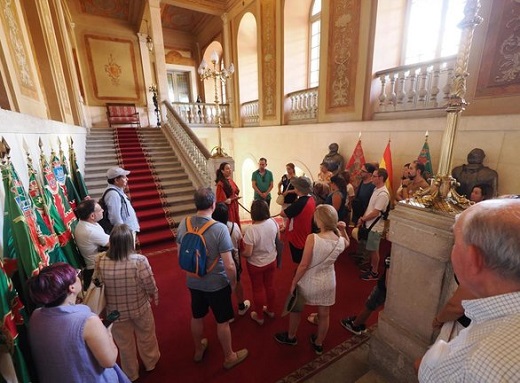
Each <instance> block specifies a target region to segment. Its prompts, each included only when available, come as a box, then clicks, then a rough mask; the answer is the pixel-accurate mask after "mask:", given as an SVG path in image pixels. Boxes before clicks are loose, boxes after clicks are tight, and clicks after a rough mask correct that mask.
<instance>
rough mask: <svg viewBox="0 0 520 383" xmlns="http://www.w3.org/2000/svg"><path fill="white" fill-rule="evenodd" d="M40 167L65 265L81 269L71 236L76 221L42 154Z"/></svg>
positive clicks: (81, 263)
mask: <svg viewBox="0 0 520 383" xmlns="http://www.w3.org/2000/svg"><path fill="white" fill-rule="evenodd" d="M40 166H41V169H42V175H43V182H44V186H43V189H44V195H45V198H47V199H48V201H49V205H48V207H49V215H50V217H51V220H52V223H53V227H54V232H55V233H56V235H57V236H58V240H59V242H60V246H61V249H62V251H63V254H64V255H65V257H66V258H67V263H68V264H70V265H71V266H72V267H75V268H79V267H82V266H83V265H84V261H83V257H82V256H81V255H80V253H79V250H78V248H77V247H76V243H75V242H74V236H73V234H72V233H73V232H74V228H75V227H76V224H77V221H78V220H77V218H76V216H75V215H74V212H73V211H72V208H71V206H70V204H69V201H68V200H67V198H66V197H65V194H64V193H63V190H62V188H61V187H60V185H59V184H58V182H57V181H56V176H55V175H54V173H53V171H52V169H51V167H50V165H49V163H48V162H47V160H46V159H45V155H44V154H43V153H41V155H40Z"/></svg>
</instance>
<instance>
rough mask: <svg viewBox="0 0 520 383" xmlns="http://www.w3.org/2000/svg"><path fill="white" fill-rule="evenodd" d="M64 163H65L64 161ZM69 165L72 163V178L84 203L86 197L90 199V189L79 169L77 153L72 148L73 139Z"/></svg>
mask: <svg viewBox="0 0 520 383" xmlns="http://www.w3.org/2000/svg"><path fill="white" fill-rule="evenodd" d="M62 162H63V161H62ZM69 163H70V177H71V178H72V182H73V183H74V186H75V187H76V190H77V191H78V194H79V197H80V199H81V200H82V201H83V200H84V199H85V197H88V189H87V185H86V184H85V180H84V179H83V175H82V174H81V172H80V170H79V168H78V161H77V160H76V152H75V151H74V147H73V146H72V139H71V140H70V146H69Z"/></svg>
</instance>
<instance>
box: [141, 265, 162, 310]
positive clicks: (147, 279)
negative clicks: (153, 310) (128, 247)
mask: <svg viewBox="0 0 520 383" xmlns="http://www.w3.org/2000/svg"><path fill="white" fill-rule="evenodd" d="M137 272H138V275H139V278H140V279H141V281H142V282H143V286H144V290H145V291H146V294H147V295H148V296H149V297H150V300H151V301H153V302H154V304H155V305H156V306H157V305H159V290H158V289H157V284H156V283H155V278H154V276H153V272H152V268H151V267H150V263H149V262H148V259H147V258H146V257H144V256H143V258H142V259H141V260H140V261H138V262H137Z"/></svg>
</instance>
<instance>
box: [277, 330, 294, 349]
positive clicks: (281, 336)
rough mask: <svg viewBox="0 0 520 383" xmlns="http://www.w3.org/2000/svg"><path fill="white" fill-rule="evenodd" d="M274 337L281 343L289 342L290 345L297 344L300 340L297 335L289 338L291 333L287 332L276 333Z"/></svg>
mask: <svg viewBox="0 0 520 383" xmlns="http://www.w3.org/2000/svg"><path fill="white" fill-rule="evenodd" d="M274 339H275V340H276V341H277V342H278V343H281V344H288V345H289V346H296V345H297V344H298V341H297V340H296V337H294V338H292V339H291V338H289V334H288V333H287V332H279V333H276V334H275V335H274Z"/></svg>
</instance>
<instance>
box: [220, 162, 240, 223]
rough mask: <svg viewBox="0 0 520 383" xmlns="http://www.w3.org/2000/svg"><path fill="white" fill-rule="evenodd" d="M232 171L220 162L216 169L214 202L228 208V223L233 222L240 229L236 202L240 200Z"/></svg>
mask: <svg viewBox="0 0 520 383" xmlns="http://www.w3.org/2000/svg"><path fill="white" fill-rule="evenodd" d="M231 174H232V170H231V165H230V164H229V163H228V162H222V163H221V164H220V166H219V167H218V169H217V176H216V179H215V183H216V185H217V188H216V190H215V197H216V202H217V203H219V202H224V203H225V204H226V205H227V206H228V215H229V221H230V222H235V223H236V224H237V225H238V227H239V228H240V229H241V227H240V215H239V213H238V200H239V199H240V198H241V197H239V196H238V195H239V194H240V189H239V188H238V186H237V184H236V183H235V182H234V181H233V179H232V178H231Z"/></svg>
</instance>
